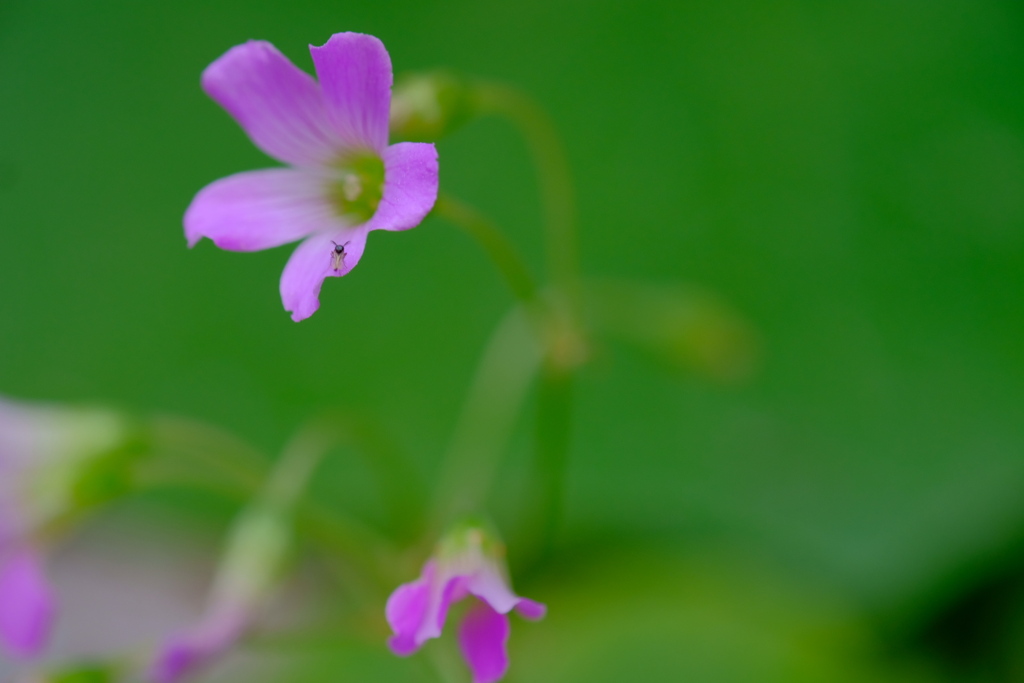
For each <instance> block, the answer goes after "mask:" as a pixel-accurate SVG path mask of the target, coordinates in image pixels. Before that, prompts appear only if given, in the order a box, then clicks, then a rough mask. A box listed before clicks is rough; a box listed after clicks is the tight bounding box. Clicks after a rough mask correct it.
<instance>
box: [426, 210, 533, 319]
mask: <svg viewBox="0 0 1024 683" xmlns="http://www.w3.org/2000/svg"><path fill="white" fill-rule="evenodd" d="M434 212H435V213H436V214H437V215H439V216H441V217H442V218H444V219H446V220H447V221H449V222H450V223H452V224H454V225H455V226H457V227H459V228H461V229H462V230H463V231H464V232H465V233H466V234H467V235H469V236H470V237H471V238H473V239H474V240H475V241H476V243H477V244H479V245H480V247H481V248H482V249H483V250H484V251H485V252H486V253H487V256H488V257H490V259H491V262H492V263H494V265H495V267H496V268H497V269H498V272H499V273H501V276H502V277H503V278H504V279H505V283H506V284H507V285H508V286H509V289H511V290H512V293H513V294H514V295H515V296H516V298H517V299H519V300H520V301H521V302H522V303H523V304H525V305H530V306H532V305H534V304H535V303H536V302H537V285H536V284H535V283H534V281H533V276H532V275H530V271H529V269H528V268H527V267H526V264H525V262H523V259H522V257H520V256H519V252H518V251H516V248H515V246H514V245H513V244H512V242H510V241H509V239H508V238H507V237H506V236H505V233H503V232H502V231H501V229H500V228H498V226H497V225H495V224H494V223H493V222H492V221H491V220H490V219H488V218H487V217H486V216H484V215H483V214H482V213H480V212H479V211H477V210H476V209H474V208H473V207H471V206H469V205H467V204H464V203H463V202H460V201H459V200H458V199H455V198H454V197H452V196H450V195H447V194H441V195H440V196H439V197H438V198H437V203H436V204H435V205H434Z"/></svg>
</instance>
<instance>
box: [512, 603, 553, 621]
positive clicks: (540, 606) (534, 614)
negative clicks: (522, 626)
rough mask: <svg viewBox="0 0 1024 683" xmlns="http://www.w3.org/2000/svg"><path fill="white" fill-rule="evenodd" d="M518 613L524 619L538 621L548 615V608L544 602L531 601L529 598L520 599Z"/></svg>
mask: <svg viewBox="0 0 1024 683" xmlns="http://www.w3.org/2000/svg"><path fill="white" fill-rule="evenodd" d="M516 612H519V616H521V617H522V618H523V619H529V620H530V621H538V620H540V619H543V618H544V615H545V614H547V613H548V608H547V605H545V604H544V603H542V602H537V601H536V600H530V599H529V598H519V602H518V603H517V604H516Z"/></svg>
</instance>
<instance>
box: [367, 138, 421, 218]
mask: <svg viewBox="0 0 1024 683" xmlns="http://www.w3.org/2000/svg"><path fill="white" fill-rule="evenodd" d="M383 158H384V195H383V197H381V200H380V205H379V206H378V207H377V212H376V213H375V214H374V215H373V218H371V219H370V222H369V223H367V224H366V226H367V229H369V230H408V229H409V228H415V227H416V226H417V225H419V224H420V222H421V221H422V220H423V219H424V218H426V216H427V214H428V213H430V210H431V209H432V208H434V202H436V201H437V184H438V177H437V171H438V166H437V148H435V147H434V145H433V144H430V143H426V142H400V143H398V144H397V145H391V146H390V147H388V148H387V149H386V150H384V154H383Z"/></svg>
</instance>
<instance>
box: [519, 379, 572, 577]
mask: <svg viewBox="0 0 1024 683" xmlns="http://www.w3.org/2000/svg"><path fill="white" fill-rule="evenodd" d="M572 395H573V373H572V371H571V370H569V369H567V368H565V367H563V366H561V365H559V364H556V363H552V362H551V361H550V359H548V360H547V361H546V362H545V363H544V367H543V368H542V370H541V373H540V381H539V387H538V392H537V423H536V432H535V436H536V461H535V463H534V470H535V477H536V481H537V489H538V490H537V491H536V492H535V497H536V498H535V499H536V501H537V503H536V508H535V509H534V511H533V513H532V514H533V521H532V524H531V525H532V526H533V529H532V532H533V533H531V534H530V536H531V537H532V538H533V539H535V540H534V543H533V544H532V547H531V548H530V549H529V551H527V552H525V553H524V558H523V559H524V560H526V561H529V560H533V561H538V560H543V559H546V558H547V557H548V556H550V554H551V551H552V549H553V548H554V544H555V540H556V537H557V534H558V531H559V528H560V527H561V523H562V517H563V515H564V512H565V485H566V478H567V477H566V470H567V468H568V464H569V449H570V444H571V436H572ZM527 523H528V524H530V517H529V515H528V516H527ZM531 555H532V557H530V556H531Z"/></svg>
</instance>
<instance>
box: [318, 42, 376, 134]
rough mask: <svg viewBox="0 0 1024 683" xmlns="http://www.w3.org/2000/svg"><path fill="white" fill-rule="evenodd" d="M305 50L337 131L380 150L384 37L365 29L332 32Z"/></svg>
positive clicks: (336, 132)
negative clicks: (316, 44) (307, 51)
mask: <svg viewBox="0 0 1024 683" xmlns="http://www.w3.org/2000/svg"><path fill="white" fill-rule="evenodd" d="M309 51H310V54H312V55H313V64H314V66H315V67H316V75H317V78H318V79H319V80H320V88H321V90H322V91H323V96H324V102H325V103H326V105H327V111H328V115H329V116H330V120H331V123H332V124H333V126H334V132H335V134H336V135H337V136H339V137H340V139H341V141H342V142H343V143H344V144H345V145H347V146H349V147H354V148H364V149H371V150H373V151H375V152H377V153H378V154H382V153H383V152H384V148H385V147H387V144H388V116H389V109H390V106H391V57H389V56H388V51H387V50H386V49H384V43H382V42H380V40H379V39H377V38H375V37H374V36H368V35H366V34H363V33H335V34H334V35H333V36H331V39H330V40H328V41H327V42H326V43H325V44H324V45H323V46H322V47H315V46H313V45H310V46H309Z"/></svg>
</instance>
